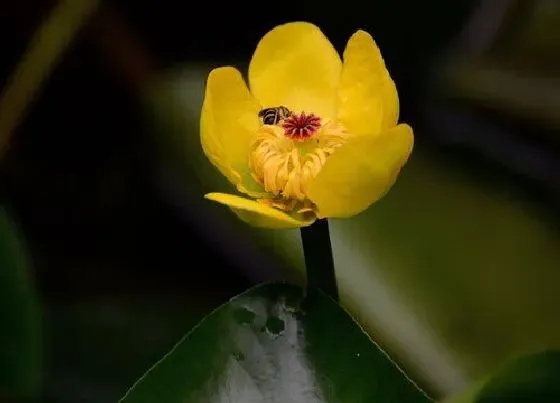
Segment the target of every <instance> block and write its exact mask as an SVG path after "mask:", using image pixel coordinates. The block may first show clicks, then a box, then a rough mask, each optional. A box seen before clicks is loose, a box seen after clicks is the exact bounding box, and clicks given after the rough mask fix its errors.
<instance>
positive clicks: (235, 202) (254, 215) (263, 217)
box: [204, 193, 315, 229]
mask: <svg viewBox="0 0 560 403" xmlns="http://www.w3.org/2000/svg"><path fill="white" fill-rule="evenodd" d="M204 197H205V198H207V199H208V200H213V201H215V202H218V203H221V204H225V205H226V206H228V207H229V208H231V209H232V210H233V212H234V213H235V214H237V216H238V217H239V218H241V219H242V220H243V221H245V222H247V223H249V224H251V225H253V226H255V227H264V228H274V229H287V228H299V227H305V226H307V225H310V224H312V223H313V221H315V216H312V217H304V216H303V215H293V216H292V215H289V214H286V213H284V212H283V211H280V210H277V209H275V208H273V207H269V206H266V205H264V204H262V203H258V202H256V201H254V200H249V199H246V198H244V197H240V196H236V195H232V194H227V193H208V194H206V195H205V196H204Z"/></svg>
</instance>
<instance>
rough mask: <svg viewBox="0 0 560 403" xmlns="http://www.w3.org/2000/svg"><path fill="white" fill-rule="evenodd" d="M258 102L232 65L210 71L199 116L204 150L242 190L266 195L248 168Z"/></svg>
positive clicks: (257, 123)
mask: <svg viewBox="0 0 560 403" xmlns="http://www.w3.org/2000/svg"><path fill="white" fill-rule="evenodd" d="M258 111H259V105H258V103H257V101H256V100H255V99H254V98H253V96H252V95H251V94H250V92H249V90H248V88H247V85H246V84H245V81H244V80H243V77H242V76H241V73H240V72H239V71H238V70H237V69H235V68H233V67H220V68H217V69H214V70H212V71H211V72H210V75H209V76H208V81H207V83H206V92H205V95H204V102H203V104H202V112H201V117H200V141H201V143H202V149H203V150H204V153H205V154H206V156H207V157H208V159H209V160H210V162H212V164H214V166H216V168H218V169H219V170H220V172H221V173H222V174H223V175H224V176H226V177H227V178H228V179H229V181H230V182H231V183H233V184H234V185H235V186H236V187H237V189H238V190H239V191H240V192H243V193H247V194H249V195H251V196H254V197H258V196H259V195H262V194H264V193H265V192H264V190H263V189H262V187H261V186H260V185H259V184H258V183H257V182H255V180H254V179H253V178H252V176H251V173H250V171H249V152H250V144H251V141H252V140H253V138H254V136H255V135H256V133H257V129H258V126H259V117H258Z"/></svg>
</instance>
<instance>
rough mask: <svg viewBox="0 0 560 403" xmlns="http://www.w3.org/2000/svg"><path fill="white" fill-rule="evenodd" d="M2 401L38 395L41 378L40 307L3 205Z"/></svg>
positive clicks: (0, 276) (0, 284) (0, 296)
mask: <svg viewBox="0 0 560 403" xmlns="http://www.w3.org/2000/svg"><path fill="white" fill-rule="evenodd" d="M0 327H1V328H2V331H0V401H2V402H4V401H14V400H16V399H27V398H32V397H33V396H36V394H37V392H38V390H39V386H40V379H41V332H40V316H39V307H38V302H37V299H36V295H35V288H34V285H33V282H32V281H31V277H30V273H29V264H28V259H27V255H26V253H25V249H24V248H23V246H22V244H21V241H20V238H19V237H18V234H17V232H16V231H15V228H14V225H13V223H12V222H11V221H10V220H9V218H8V215H7V213H6V211H5V210H4V209H3V208H1V207H0Z"/></svg>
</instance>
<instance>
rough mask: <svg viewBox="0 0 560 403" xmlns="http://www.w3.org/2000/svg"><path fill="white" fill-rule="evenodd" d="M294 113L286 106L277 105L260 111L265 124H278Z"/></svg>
mask: <svg viewBox="0 0 560 403" xmlns="http://www.w3.org/2000/svg"><path fill="white" fill-rule="evenodd" d="M291 114H292V111H291V110H289V109H288V108H286V107H285V106H276V107H273V108H264V109H261V110H260V111H259V117H260V118H261V119H262V121H263V123H264V124H265V125H275V124H278V122H280V121H281V120H283V119H286V118H287V117H288V116H290V115H291Z"/></svg>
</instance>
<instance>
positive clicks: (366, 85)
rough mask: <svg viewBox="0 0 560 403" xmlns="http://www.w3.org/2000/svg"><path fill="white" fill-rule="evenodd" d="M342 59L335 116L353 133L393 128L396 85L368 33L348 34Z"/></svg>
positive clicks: (395, 120) (397, 100)
mask: <svg viewBox="0 0 560 403" xmlns="http://www.w3.org/2000/svg"><path fill="white" fill-rule="evenodd" d="M343 58H344V62H343V65H342V77H341V81H340V88H339V93H338V97H339V99H338V101H339V110H338V119H339V120H340V121H341V122H342V123H343V124H344V125H345V126H346V128H347V129H348V131H349V132H350V133H353V134H356V135H364V134H377V133H380V132H381V131H383V130H386V129H389V128H391V127H394V126H395V125H396V124H397V121H398V117H399V98H398V94H397V88H396V87H395V83H394V82H393V80H392V79H391V76H390V75H389V72H388V71H387V69H386V67H385V62H384V61H383V58H382V57H381V52H380V51H379V49H378V48H377V45H376V44H375V42H374V41H373V38H372V37H371V35H370V34H368V33H367V32H365V31H358V32H356V33H355V34H354V35H352V37H351V38H350V39H349V40H348V43H347V44H346V49H345V50H344V55H343Z"/></svg>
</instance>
